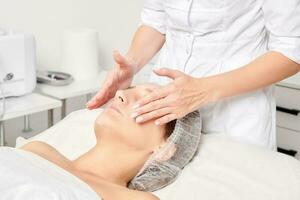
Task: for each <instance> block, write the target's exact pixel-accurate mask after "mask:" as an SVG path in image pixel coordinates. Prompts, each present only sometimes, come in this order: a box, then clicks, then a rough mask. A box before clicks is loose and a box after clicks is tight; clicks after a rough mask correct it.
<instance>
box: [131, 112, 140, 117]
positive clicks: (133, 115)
mask: <svg viewBox="0 0 300 200" xmlns="http://www.w3.org/2000/svg"><path fill="white" fill-rule="evenodd" d="M138 115H139V114H138V113H132V114H131V115H130V117H131V118H136V117H137V116H138Z"/></svg>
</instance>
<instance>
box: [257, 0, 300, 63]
mask: <svg viewBox="0 0 300 200" xmlns="http://www.w3.org/2000/svg"><path fill="white" fill-rule="evenodd" d="M263 11H264V15H265V21H266V22H265V23H266V27H267V29H268V31H269V42H268V49H269V50H271V51H278V52H280V53H282V54H283V55H285V56H286V57H288V58H289V59H291V60H293V61H295V62H297V63H299V64H300V0H264V4H263Z"/></svg>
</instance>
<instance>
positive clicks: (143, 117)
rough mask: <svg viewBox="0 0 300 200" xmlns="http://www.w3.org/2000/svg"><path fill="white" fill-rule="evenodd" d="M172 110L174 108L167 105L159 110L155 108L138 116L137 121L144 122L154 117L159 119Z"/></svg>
mask: <svg viewBox="0 0 300 200" xmlns="http://www.w3.org/2000/svg"><path fill="white" fill-rule="evenodd" d="M171 111H172V108H170V107H165V108H161V109H158V110H154V111H152V112H149V113H146V114H143V115H141V116H139V117H137V118H136V122H137V123H144V122H147V121H150V120H153V119H157V118H159V117H162V116H164V115H167V114H169V113H170V112H171Z"/></svg>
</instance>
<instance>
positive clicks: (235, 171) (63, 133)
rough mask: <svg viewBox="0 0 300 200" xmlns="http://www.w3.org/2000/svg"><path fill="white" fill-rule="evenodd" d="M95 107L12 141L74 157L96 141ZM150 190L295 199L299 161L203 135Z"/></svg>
mask: <svg viewBox="0 0 300 200" xmlns="http://www.w3.org/2000/svg"><path fill="white" fill-rule="evenodd" d="M100 112H101V110H100V109H99V110H93V111H88V110H80V111H76V112H73V113H71V114H70V115H68V116H67V117H66V118H65V119H64V120H62V121H61V122H59V123H58V124H56V125H55V126H54V127H52V128H51V129H48V130H46V131H45V132H43V133H41V134H39V135H37V136H35V137H34V138H31V139H30V140H25V139H24V138H18V140H17V147H19V146H21V145H23V144H24V143H27V142H29V141H32V140H40V141H44V142H47V143H49V144H51V145H52V146H54V147H55V148H57V149H58V150H59V151H60V152H61V153H63V154H64V155H65V156H66V157H67V158H69V159H74V158H76V157H78V156H79V155H81V154H83V153H85V152H86V151H88V150H89V148H91V147H93V145H95V143H96V139H95V136H94V131H93V123H94V120H95V118H96V117H97V115H98V114H99V113H100ZM241 131H242V130H241ZM65 141H68V143H66V142H65ZM155 194H156V195H157V196H158V197H160V198H161V200H182V199H188V200H199V199H210V200H228V199H230V200H254V199H255V200H271V199H272V200H283V199H284V200H285V199H288V200H299V199H300V162H299V161H297V160H295V159H293V158H291V157H288V156H286V155H283V154H279V153H276V152H272V151H268V150H266V149H263V148H260V147H256V146H253V145H245V144H240V143H237V142H235V141H233V140H232V139H229V138H226V137H224V136H221V135H217V134H212V135H203V137H202V140H201V145H200V148H199V153H198V155H197V156H196V158H195V159H194V161H193V162H192V163H191V164H189V165H188V166H187V167H186V169H185V170H184V171H183V172H182V174H181V175H180V177H179V178H178V180H176V181H175V183H173V184H171V185H170V186H168V187H166V188H163V189H162V190H159V191H157V192H155Z"/></svg>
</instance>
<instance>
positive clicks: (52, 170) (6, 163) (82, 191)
mask: <svg viewBox="0 0 300 200" xmlns="http://www.w3.org/2000/svg"><path fill="white" fill-rule="evenodd" d="M0 199H1V200H83V199H88V200H101V198H99V197H98V195H97V193H95V192H94V191H93V190H92V189H91V188H90V187H89V186H88V185H87V184H86V183H84V182H83V181H81V180H80V179H78V178H77V177H75V176H73V175H72V174H70V173H68V172H67V171H65V170H63V169H62V168H59V167H58V166H56V165H55V164H53V163H51V162H49V161H47V160H45V159H43V158H41V157H39V156H37V155H35V154H33V153H30V152H26V151H23V150H20V149H14V148H10V147H1V148H0Z"/></svg>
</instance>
